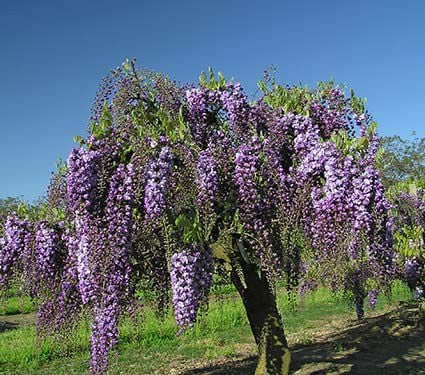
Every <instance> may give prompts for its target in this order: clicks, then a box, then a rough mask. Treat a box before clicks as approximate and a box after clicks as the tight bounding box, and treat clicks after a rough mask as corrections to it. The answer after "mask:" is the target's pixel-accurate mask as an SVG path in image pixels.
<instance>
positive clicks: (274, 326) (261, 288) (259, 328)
mask: <svg viewBox="0 0 425 375" xmlns="http://www.w3.org/2000/svg"><path fill="white" fill-rule="evenodd" d="M242 273H243V278H244V281H242V280H241V278H240V277H239V275H238V273H237V272H236V270H235V269H232V273H231V277H232V281H233V283H234V284H235V286H236V288H237V290H238V292H239V294H240V296H241V297H242V301H243V304H244V306H245V310H246V313H247V315H248V320H249V324H250V326H251V331H252V333H253V335H254V338H255V342H256V343H257V347H258V365H257V368H256V371H255V375H287V374H288V373H289V365H290V362H291V356H290V353H289V349H288V343H287V341H286V338H285V333H284V330H283V324H282V319H281V317H280V314H279V311H278V309H277V305H276V296H275V294H274V293H273V292H272V291H271V288H270V285H269V283H268V282H267V280H266V278H265V276H264V275H263V276H260V275H259V274H258V273H257V271H256V269H255V267H254V266H253V265H250V264H246V263H245V264H243V266H242Z"/></svg>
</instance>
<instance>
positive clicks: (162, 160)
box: [144, 146, 173, 220]
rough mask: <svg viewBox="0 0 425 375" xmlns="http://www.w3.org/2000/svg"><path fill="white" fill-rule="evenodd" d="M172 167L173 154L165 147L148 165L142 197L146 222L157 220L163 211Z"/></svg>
mask: <svg viewBox="0 0 425 375" xmlns="http://www.w3.org/2000/svg"><path fill="white" fill-rule="evenodd" d="M172 166H173V154H172V152H171V150H170V148H169V147H167V146H164V147H163V148H162V149H161V151H160V153H159V156H158V159H157V160H151V161H150V163H149V164H148V167H147V171H146V186H145V197H144V207H145V211H146V219H147V220H153V219H156V218H158V217H159V216H160V215H161V214H162V212H163V211H164V209H165V206H166V200H165V195H166V192H167V188H168V179H169V176H170V173H171V169H172Z"/></svg>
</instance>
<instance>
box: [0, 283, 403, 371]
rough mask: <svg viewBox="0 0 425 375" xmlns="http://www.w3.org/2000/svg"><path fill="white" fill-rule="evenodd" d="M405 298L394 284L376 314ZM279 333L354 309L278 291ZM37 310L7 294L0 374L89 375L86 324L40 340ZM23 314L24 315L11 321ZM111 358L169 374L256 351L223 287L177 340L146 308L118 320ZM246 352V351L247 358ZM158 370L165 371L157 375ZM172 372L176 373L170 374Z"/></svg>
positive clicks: (299, 330)
mask: <svg viewBox="0 0 425 375" xmlns="http://www.w3.org/2000/svg"><path fill="white" fill-rule="evenodd" d="M409 298H410V293H409V290H408V289H407V288H406V287H405V286H404V285H402V284H400V283H396V284H395V285H394V288H393V292H392V296H391V297H390V298H388V297H384V296H382V297H380V298H379V300H378V305H377V309H378V310H380V309H383V308H385V306H387V305H389V304H394V303H396V302H397V301H400V300H408V299H409ZM278 303H279V308H280V310H281V312H282V315H283V319H284V325H285V330H286V332H287V334H289V336H296V337H297V342H304V343H308V342H309V340H311V337H310V336H309V330H310V329H312V328H314V327H318V326H320V325H321V324H324V323H326V322H328V321H329V320H330V319H333V318H335V317H343V316H347V319H349V318H352V319H353V318H354V317H355V315H354V312H353V307H352V306H349V305H348V304H347V303H346V302H345V301H344V300H342V299H338V298H336V297H335V296H333V295H332V294H331V293H330V292H329V291H328V290H325V289H321V290H318V291H314V292H312V293H309V294H308V295H307V296H306V297H305V298H304V300H303V301H302V303H301V304H299V305H298V306H297V308H296V309H293V308H291V307H290V306H289V305H288V302H287V298H286V295H285V294H284V293H283V292H282V293H280V296H279V298H278ZM34 309H35V306H34V305H33V304H32V303H31V302H30V301H29V300H28V299H26V298H24V297H10V298H8V300H7V303H6V305H4V306H3V314H4V315H8V316H4V317H1V316H0V321H2V320H6V321H11V319H12V318H13V319H16V321H17V322H18V328H16V329H10V330H6V331H4V332H0V374H31V375H33V374H85V373H88V357H89V323H88V322H84V321H83V322H81V324H80V326H79V327H78V329H76V330H75V331H73V332H70V333H68V334H67V335H66V338H64V339H63V340H61V341H59V340H58V339H53V338H51V339H47V340H44V341H38V340H37V339H36V336H35V329H34V324H33V321H34V313H30V312H31V311H34ZM19 312H22V313H24V314H22V315H18V316H16V315H14V316H10V314H16V313H19ZM120 331H121V339H120V345H119V349H118V352H117V354H116V355H114V356H113V357H112V358H111V371H110V372H111V374H124V373H125V374H151V373H154V370H156V371H158V373H172V369H173V368H174V367H175V366H176V365H181V363H188V364H189V365H190V364H191V363H194V362H195V361H196V363H200V362H203V361H205V362H206V361H207V360H214V359H218V358H223V357H232V356H237V355H240V352H241V350H244V353H245V354H255V347H254V343H253V338H252V336H251V333H250V329H249V325H248V322H247V319H246V316H245V313H244V309H243V306H242V303H241V301H240V300H239V298H237V297H236V295H235V293H234V291H233V290H232V289H231V288H230V289H229V288H228V287H227V289H226V288H224V289H219V290H216V291H215V293H214V296H213V297H212V302H211V304H210V308H209V310H208V313H207V314H205V315H204V316H202V318H201V319H200V321H199V323H198V324H197V326H196V327H195V328H194V329H193V330H191V331H189V332H188V333H186V334H184V335H182V336H180V337H177V336H176V332H177V327H176V325H175V323H174V319H173V317H172V313H171V312H169V313H168V315H167V316H166V318H165V319H164V320H163V321H160V320H158V319H157V318H156V316H155V314H154V313H153V312H152V311H150V310H149V309H147V310H146V311H145V314H144V316H143V323H142V324H138V325H136V326H135V325H134V324H132V323H131V322H130V321H129V320H128V319H124V320H123V322H122V323H121V327H120ZM247 351H248V353H247ZM161 369H162V370H163V372H161ZM176 373H178V372H176Z"/></svg>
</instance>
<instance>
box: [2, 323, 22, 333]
mask: <svg viewBox="0 0 425 375" xmlns="http://www.w3.org/2000/svg"><path fill="white" fill-rule="evenodd" d="M17 328H19V324H17V323H11V322H4V321H0V333H3V332H6V331H10V330H12V329H17Z"/></svg>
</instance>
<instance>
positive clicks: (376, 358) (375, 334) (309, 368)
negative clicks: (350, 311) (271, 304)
mask: <svg viewBox="0 0 425 375" xmlns="http://www.w3.org/2000/svg"><path fill="white" fill-rule="evenodd" d="M417 313H418V309H417V305H412V304H405V305H402V306H400V308H399V309H397V310H396V311H392V312H390V313H387V314H383V315H380V316H377V317H374V318H369V319H366V320H364V321H362V322H360V323H359V322H350V321H347V326H346V327H344V328H343V329H342V330H340V331H339V332H337V333H333V334H330V335H328V336H326V337H323V338H321V339H319V340H317V342H316V343H314V344H310V345H297V346H293V347H292V358H293V362H292V365H291V374H294V375H295V374H296V375H307V374H308V375H325V374H326V375H329V374H357V375H363V374H364V375H381V374H382V375H384V374H385V375H393V374H394V375H396V374H397V375H398V374H400V375H401V374H403V375H409V374H411V375H414V374H415V375H419V374H425V331H424V330H420V329H418V328H416V327H415V319H416V317H417ZM255 365H256V357H255V356H252V357H248V358H246V359H244V360H239V361H228V362H223V363H221V364H213V365H211V366H207V367H204V368H201V369H193V370H189V371H187V372H185V373H184V375H195V374H197V375H231V374H235V375H239V374H240V375H241V374H246V375H248V374H254V371H255Z"/></svg>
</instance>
